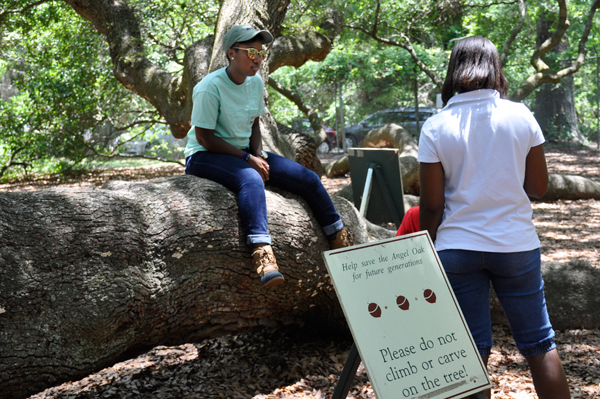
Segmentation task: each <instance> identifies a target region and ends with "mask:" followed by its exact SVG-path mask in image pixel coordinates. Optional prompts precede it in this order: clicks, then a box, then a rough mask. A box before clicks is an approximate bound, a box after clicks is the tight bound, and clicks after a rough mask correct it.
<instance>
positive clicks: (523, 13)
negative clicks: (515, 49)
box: [500, 0, 527, 66]
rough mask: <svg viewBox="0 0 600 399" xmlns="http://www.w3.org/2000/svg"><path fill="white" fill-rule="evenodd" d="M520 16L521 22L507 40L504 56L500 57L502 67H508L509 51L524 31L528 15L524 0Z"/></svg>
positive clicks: (520, 3) (521, 1) (521, 2)
mask: <svg viewBox="0 0 600 399" xmlns="http://www.w3.org/2000/svg"><path fill="white" fill-rule="evenodd" d="M519 14H520V15H519V22H518V23H517V26H515V29H513V31H512V33H511V34H510V37H509V38H508V39H507V40H506V43H504V49H503V50H502V55H501V56H500V64H501V65H502V66H504V65H506V59H507V57H508V50H509V49H510V46H512V44H513V42H514V41H515V39H516V38H517V36H518V34H519V33H520V32H521V29H523V24H524V23H525V16H526V15H527V6H526V5H525V1H524V0H519Z"/></svg>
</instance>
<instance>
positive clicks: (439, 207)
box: [418, 36, 570, 399]
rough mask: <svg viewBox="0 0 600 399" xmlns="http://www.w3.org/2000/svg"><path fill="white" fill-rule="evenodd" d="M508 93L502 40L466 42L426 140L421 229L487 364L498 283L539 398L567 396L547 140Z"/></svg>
mask: <svg viewBox="0 0 600 399" xmlns="http://www.w3.org/2000/svg"><path fill="white" fill-rule="evenodd" d="M507 90H508V82H507V81H506V78H505V77H504V74H503V72H502V68H501V65H500V59H499V57H498V51H497V50H496V48H495V47H494V45H493V44H492V42H490V41H489V40H487V39H484V38H482V37H480V36H473V37H468V38H464V39H462V40H460V41H459V42H458V43H456V45H455V46H454V49H453V50H452V54H451V55H450V63H449V65H448V73H447V75H446V80H445V82H444V85H443V87H442V99H443V100H444V103H446V104H447V105H446V106H445V108H444V109H443V110H442V111H441V112H439V113H438V114H436V115H434V116H433V117H431V118H429V119H428V120H427V121H426V122H425V124H424V125H423V130H422V133H421V138H420V142H419V155H418V161H419V162H420V176H421V177H420V179H421V203H420V225H421V229H423V230H427V231H429V234H430V236H431V238H432V240H433V241H434V242H435V247H436V250H437V251H438V254H439V257H440V260H441V262H442V265H443V266H444V269H445V271H446V274H447V275H448V279H449V280H450V283H451V285H452V289H453V290H454V293H455V295H456V298H457V299H458V302H459V304H460V307H461V309H462V312H463V314H464V316H465V318H466V321H467V324H468V325H469V329H470V330H471V334H472V335H473V338H474V340H475V344H476V345H477V348H478V350H479V353H480V354H481V357H482V358H483V361H484V362H485V364H486V365H487V361H488V357H489V355H490V350H491V347H492V333H491V321H490V298H489V294H490V292H489V291H490V281H491V283H492V284H493V286H494V291H495V292H496V294H497V296H498V299H499V300H500V303H501V304H502V307H503V309H504V311H505V313H506V316H507V318H508V321H509V323H510V327H511V331H512V334H513V337H514V339H515V342H516V344H517V348H518V349H519V351H520V352H521V354H522V355H523V356H524V357H525V359H527V362H528V364H529V366H530V368H531V374H532V377H533V383H534V385H535V389H536V391H537V394H538V396H539V398H540V399H549V398H552V399H565V398H569V397H570V394H569V387H568V384H567V379H566V377H565V373H564V370H563V367H562V364H561V362H560V358H559V356H558V353H557V351H556V344H555V343H554V330H553V329H552V325H551V324H550V320H549V318H548V312H547V309H546V301H545V298H544V291H543V287H544V282H543V280H542V274H541V270H540V265H541V259H540V250H539V248H540V241H539V239H538V236H537V233H536V232H535V227H534V225H533V222H532V213H533V211H532V207H531V203H530V201H529V198H528V196H530V197H534V198H540V197H542V196H543V195H544V193H545V192H546V189H547V185H548V171H547V169H546V159H545V156H544V149H543V147H542V143H543V142H544V137H543V135H542V132H541V129H540V127H539V125H538V123H537V122H536V120H535V118H534V117H533V115H532V114H531V112H530V111H529V110H528V109H527V108H526V107H525V106H524V105H523V104H520V103H514V102H511V101H508V100H505V99H504V97H505V96H506V93H507ZM487 395H488V397H489V396H490V392H489V391H488V392H487Z"/></svg>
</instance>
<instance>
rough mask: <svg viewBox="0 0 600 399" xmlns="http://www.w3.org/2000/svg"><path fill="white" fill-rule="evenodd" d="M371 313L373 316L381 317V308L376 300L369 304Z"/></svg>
mask: <svg viewBox="0 0 600 399" xmlns="http://www.w3.org/2000/svg"><path fill="white" fill-rule="evenodd" d="M369 313H371V316H373V317H381V308H380V307H379V305H378V304H376V303H375V302H372V303H370V304H369Z"/></svg>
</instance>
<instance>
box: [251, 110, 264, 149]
mask: <svg viewBox="0 0 600 399" xmlns="http://www.w3.org/2000/svg"><path fill="white" fill-rule="evenodd" d="M250 148H252V151H253V155H256V156H257V157H259V156H260V153H261V151H262V134H261V132H260V126H259V124H258V118H256V121H255V122H254V124H253V125H252V135H251V136H250Z"/></svg>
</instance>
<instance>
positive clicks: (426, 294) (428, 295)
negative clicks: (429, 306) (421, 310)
mask: <svg viewBox="0 0 600 399" xmlns="http://www.w3.org/2000/svg"><path fill="white" fill-rule="evenodd" d="M423 296H424V297H425V300H426V301H427V302H429V303H435V300H436V298H435V292H433V291H431V290H430V289H429V288H428V289H426V290H425V292H424V293H423Z"/></svg>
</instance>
